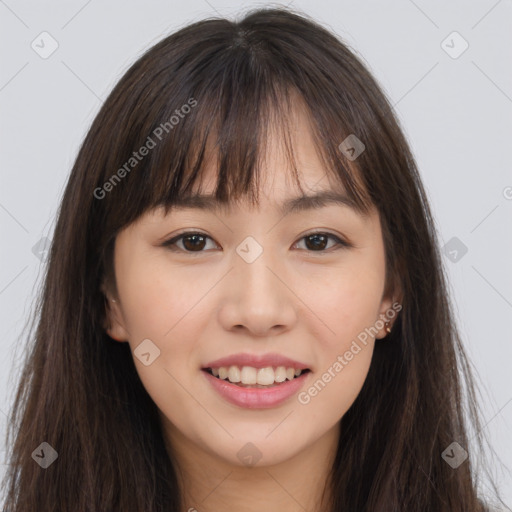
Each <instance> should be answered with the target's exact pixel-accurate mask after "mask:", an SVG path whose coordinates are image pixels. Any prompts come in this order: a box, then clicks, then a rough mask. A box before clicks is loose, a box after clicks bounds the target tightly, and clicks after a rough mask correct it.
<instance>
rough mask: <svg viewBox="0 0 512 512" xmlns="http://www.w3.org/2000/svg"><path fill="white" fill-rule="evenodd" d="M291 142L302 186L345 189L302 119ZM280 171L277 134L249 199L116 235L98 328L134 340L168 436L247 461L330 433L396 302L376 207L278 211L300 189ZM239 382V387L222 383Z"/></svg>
mask: <svg viewBox="0 0 512 512" xmlns="http://www.w3.org/2000/svg"><path fill="white" fill-rule="evenodd" d="M294 137H295V139H294V150H295V152H296V155H297V159H298V161H297V164H298V168H299V171H300V174H301V176H300V177H301V183H302V186H303V188H304V193H305V194H306V195H314V194H316V193H319V192H322V191H341V192H343V191H342V190H341V189H340V186H339V185H337V184H334V183H333V182H330V181H329V179H328V177H327V174H326V171H325V169H324V168H323V167H322V163H321V161H320V159H319V157H318V155H317V153H316V151H315V149H314V144H313V140H312V138H311V136H310V131H309V126H308V124H307V122H306V121H305V119H304V118H299V119H298V120H297V124H296V126H295V132H294ZM285 169H287V160H286V158H285V156H284V153H283V151H282V147H281V146H280V144H279V140H278V139H277V137H273V138H272V139H271V140H270V148H269V152H268V153H267V158H266V161H265V164H264V166H263V168H262V170H263V171H264V176H265V179H264V180H263V184H262V186H261V189H260V190H261V201H260V204H259V206H258V207H255V208H251V207H249V205H248V203H243V202H242V203H237V205H236V206H235V205H232V208H231V210H229V211H212V210H202V209H198V208H189V207H183V208H180V209H175V210H172V211H171V212H169V214H168V215H167V216H164V214H163V212H162V211H161V210H159V209H156V210H153V211H151V212H149V213H148V214H147V215H144V216H143V217H141V218H140V219H138V221H137V222H135V223H134V224H131V225H130V226H128V227H127V228H126V229H124V230H123V231H122V232H120V233H119V235H118V237H117V239H116V243H115V252H114V268H115V278H116V283H117V295H116V296H114V295H109V298H115V300H116V302H109V303H110V305H111V307H110V311H109V326H108V329H107V332H108V333H109V335H110V336H111V337H112V338H114V339H116V340H118V341H120V342H128V343H129V344H130V348H131V350H132V354H133V356H134V362H135V366H136V369H137V372H138V374H139V376H140V379H141V381H142V383H143V385H144V386H145V388H146V390H147V392H148V393H149V395H150V396H151V398H152V399H153V401H154V402H155V403H156V405H157V406H158V408H159V411H160V415H161V418H162V422H163V425H164V428H165V431H166V432H167V434H168V438H169V439H170V441H171V444H172V442H178V440H179V441H181V442H183V443H188V445H189V446H191V447H194V448H195V449H198V450H201V451H202V452H204V453H206V454H208V455H209V456H210V457H216V458H218V459H222V460H223V461H224V462H226V463H230V464H233V465H237V466H241V465H243V464H247V461H248V459H247V457H249V459H250V458H251V457H252V459H253V460H254V461H255V460H256V459H259V462H258V464H263V465H266V464H268V465H271V464H277V463H279V462H283V461H286V460H289V459H290V458H292V457H293V456H295V455H297V454H298V453H300V452H302V451H307V450H310V449H311V448H312V447H314V445H315V443H318V442H319V441H320V440H321V439H322V438H323V437H325V436H327V435H329V433H332V432H333V431H334V430H335V429H336V427H337V425H338V423H339V421H340V419H341V418H342V416H343V415H344V414H345V412H346V411H347V410H348V409H349V407H350V406H351V405H352V403H353V402H354V400H355V399H356V397H357V395H358V393H359V392H360V390H361V387H362V385H363V383H364V381H365V378H366V376H367V373H368V369H369V365H370V361H371V358H372V352H373V348H374V343H375V339H374V337H375V338H382V337H384V336H385V335H386V334H387V333H386V330H385V328H384V326H383V322H381V321H379V320H381V319H385V320H387V319H388V318H389V317H388V318H386V315H387V314H388V312H389V311H390V310H391V309H392V304H393V298H391V297H389V298H388V297H383V291H384V284H385V252H384V245H383V239H382V233H381V226H380V222H379V216H378V213H377V212H376V211H375V210H374V211H372V212H371V214H370V215H368V216H366V217H363V216H362V215H361V214H359V213H357V212H356V211H355V210H354V209H352V208H351V207H350V206H347V205H346V204H340V203H327V204H325V205H324V206H323V207H320V208H307V209H304V210H301V209H296V210H293V211H289V212H288V213H286V214H283V212H282V210H281V207H282V205H283V204H284V203H285V202H286V201H288V200H290V199H293V198H296V197H297V196H299V195H300V193H299V190H298V189H297V188H296V186H295V185H294V182H293V181H292V178H291V177H290V174H289V173H288V172H285V171H284V170H285ZM214 177H215V175H214V169H208V170H207V172H206V174H205V175H204V181H203V182H202V185H201V193H202V194H208V193H211V192H212V191H213V186H214ZM184 232H187V233H188V235H185V236H183V234H184ZM178 235H181V238H179V237H178ZM167 241H170V242H169V243H166V242H167ZM368 333H369V334H368ZM225 358H228V359H226V360H225V361H221V360H222V359H225ZM221 367H223V368H224V369H222V368H221ZM232 367H233V368H232ZM244 367H245V368H244ZM208 368H211V370H210V371H211V373H216V374H217V375H218V374H219V373H220V375H219V377H222V376H224V377H225V373H228V377H227V378H225V379H224V380H221V379H220V378H219V377H216V376H214V375H212V374H211V373H210V371H208V370H207V369H208ZM289 368H292V371H291V372H290V370H289ZM300 369H302V370H303V372H302V373H301V374H300V375H299V376H298V377H295V372H294V370H297V373H298V370H300ZM287 374H288V377H286V375H287ZM291 376H293V377H294V378H293V379H292V380H288V379H290V378H291ZM283 377H284V381H283V382H279V381H282V380H283ZM241 378H242V379H243V380H244V381H245V382H247V384H245V385H243V386H241V385H240V383H238V384H237V383H230V382H229V379H231V380H233V381H236V380H239V379H241ZM254 379H256V382H260V383H266V382H274V384H273V385H272V386H270V387H269V386H268V385H265V384H260V385H259V386H265V387H257V386H256V385H255V384H254ZM266 379H268V380H266ZM249 443H251V444H249Z"/></svg>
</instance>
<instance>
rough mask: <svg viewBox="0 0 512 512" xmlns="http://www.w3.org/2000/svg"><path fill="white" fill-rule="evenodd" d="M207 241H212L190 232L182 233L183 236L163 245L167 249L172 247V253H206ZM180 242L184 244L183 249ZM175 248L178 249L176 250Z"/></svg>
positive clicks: (207, 237) (202, 235)
mask: <svg viewBox="0 0 512 512" xmlns="http://www.w3.org/2000/svg"><path fill="white" fill-rule="evenodd" d="M206 240H212V239H211V238H210V237H209V236H206V235H204V234H202V233H196V232H188V233H182V234H181V235H178V236H176V237H174V238H172V239H171V240H168V241H167V242H164V243H163V244H162V245H163V246H165V247H170V248H171V250H172V251H182V252H204V251H203V249H204V248H205V246H206ZM178 242H181V243H182V247H180V245H179V244H178ZM173 246H176V247H178V248H177V249H175V248H174V247H173Z"/></svg>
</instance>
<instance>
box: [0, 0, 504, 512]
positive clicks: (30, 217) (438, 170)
mask: <svg viewBox="0 0 512 512" xmlns="http://www.w3.org/2000/svg"><path fill="white" fill-rule="evenodd" d="M287 3H291V4H292V7H294V8H296V9H299V10H301V11H303V12H305V13H306V14H308V15H310V16H312V17H313V18H315V19H316V20H318V21H319V22H320V23H322V24H323V25H325V26H326V27H327V28H330V29H332V30H333V31H334V32H336V33H337V34H338V35H339V36H340V37H341V38H342V39H343V40H344V42H345V43H347V44H348V45H349V46H350V47H351V48H352V49H353V51H355V52H356V53H357V54H358V55H359V56H360V57H361V58H362V59H363V60H364V62H365V63H366V64H367V66H368V67H369V68H370V71H371V72H372V73H373V74H374V76H375V77H376V78H377V80H378V82H379V83H380V85H381V86H382V87H383V89H384V91H385V93H386V94H387V95H388V97H389V98H390V99H391V101H392V104H393V105H394V108H395V111H396V114H397V116H398V118H399V120H400V123H401V124H402V127H403V128H404V130H405V132H406V136H407V138H408V140H409V142H410V145H411V148H412V151H413V153H414V156H415V158H416V159H417V162H418V166H419V168H420V172H421V175H422V178H423V181H424V184H425V186H426V189H427V192H428V194H429V197H430V201H431V205H432V208H433V211H434V215H435V219H436V224H437V229H438V230H439V237H440V239H439V243H440V246H441V247H445V245H446V249H445V250H443V253H444V256H443V258H444V263H445V267H446V270H447V273H448V276H449V279H450V289H451V292H452V294H453V296H452V299H453V302H454V304H455V307H456V312H457V321H458V323H459V326H460V330H461V334H462V337H463V341H464V343H465V347H466V349H467V352H468V354H469V356H470V358H471V361H472V363H473V366H474V369H475V372H476V373H477V382H478V383H479V385H480V387H481V390H482V407H483V412H484V420H485V423H486V426H485V430H486V434H487V435H488V437H489V440H490V441H491V443H492V446H493V448H494V450H495V452H496V455H497V456H498V457H499V461H501V463H502V464H503V465H504V466H505V469H504V468H503V467H502V466H500V465H499V464H497V465H496V466H495V469H494V471H495V477H496V479H497V480H498V482H499V483H500V485H501V490H502V492H503V496H504V497H505V499H506V502H507V504H508V505H509V506H510V504H511V503H512V473H511V472H510V471H511V470H512V442H511V439H512V376H511V361H512V346H511V338H512V336H511V323H512V322H511V320H512V270H511V263H512V222H511V221H512V171H511V159H510V148H511V146H512V72H511V66H510V63H511V62H512V36H511V26H512V25H511V22H512V2H511V1H510V0H499V1H496V0H480V1H472V2H468V1H460V0H459V1H453V2H450V3H447V2H441V1H430V2H427V1H426V0H417V1H412V0H393V1H388V2H379V1H376V0H372V1H359V2H356V1H349V0H341V1H339V0H338V1H336V2H335V1H329V0H314V1H312V0H295V1H293V2H287ZM263 5H270V4H268V3H264V2H259V3H257V2H230V1H227V0H208V1H206V0H187V1H186V2H182V1H171V2H166V1H157V0H152V1H149V2H148V1H146V2H142V1H139V2H135V1H126V0H124V1H121V0H116V1H101V2H100V1H99V0H89V1H87V0H72V1H70V0H67V1H65V2H64V1H60V2H58V1H45V2H36V1H35V0H32V1H20V0H5V1H3V0H0V48H1V49H2V50H1V71H0V109H1V110H0V112H1V117H0V130H1V132H0V144H1V147H0V165H1V167H0V169H1V189H0V233H1V240H2V245H1V262H0V263H1V264H0V321H1V323H0V334H1V336H0V349H1V354H2V356H1V357H0V390H1V393H0V410H1V412H0V434H1V435H2V436H3V435H4V432H5V421H6V414H7V412H8V410H9V409H10V404H11V402H12V394H13V392H14V385H15V382H14V381H13V379H14V378H15V377H16V375H17V373H16V372H17V369H18V367H17V366H13V365H15V364H19V363H18V362H17V361H14V360H13V358H14V350H15V348H16V346H17V345H18V344H19V343H20V340H19V336H20V334H21V330H22V328H23V326H24V324H25V322H26V321H27V319H28V315H29V312H30V308H31V307H32V305H33V300H34V297H35V293H36V290H37V287H38V286H39V283H40V281H41V278H42V275H43V272H44V254H45V247H47V242H45V238H47V239H51V238H52V232H53V228H54V221H55V214H56V211H57V208H58V205H59V201H60V198H61V194H62V191H63V187H64V185H65V182H66V180H67V177H68V175H69V172H70V170H71V167H72V165H73V161H74V158H75V156H76V153H77V150H78V147H79V145H80V143H81V141H82V139H83V137H84V135H85V133H86V131H87V129H88V127H89V126H90V123H91V122H92V120H93V118H94V116H95V115H96V113H97V112H98V109H99V108H100V106H101V104H102V101H103V100H104V99H105V98H106V96H107V94H108V93H109V91H110V90H111V88H112V87H113V85H114V84H115V83H116V82H117V80H118V79H119V78H120V77H121V76H122V74H123V73H124V72H125V71H126V70H127V68H128V67H129V66H130V64H131V63H133V62H134V60H135V59H136V58H137V57H138V56H139V55H140V54H141V53H142V52H143V51H145V50H146V49H147V48H148V47H149V46H151V45H153V44H154V43H156V42H157V41H158V40H160V39H162V38H163V37H165V36H166V35H168V34H169V33H171V32H173V31H175V30H176V29H178V28H181V27H182V26H184V25H185V24H188V23H190V22H193V21H197V20H199V19H202V18H205V17H209V16H219V15H220V16H223V17H224V16H227V17H234V16H235V15H240V14H242V13H243V12H245V11H247V10H248V9H249V8H251V7H257V6H263ZM272 5H286V3H285V2H283V3H282V4H279V3H274V4H272ZM42 33H43V34H42ZM41 40H43V42H41ZM54 47H55V48H56V49H55V50H54V51H53V53H51V55H47V54H45V52H46V53H49V52H51V51H52V50H53V49H54ZM4 448H5V447H4V446H2V455H4ZM34 448H35V447H34ZM468 451H469V452H470V453H471V447H469V449H468ZM470 456H471V455H470ZM2 462H3V463H5V460H4V459H3V458H2ZM2 468H4V470H5V465H3V466H2ZM507 468H508V471H509V472H507ZM2 473H3V471H2ZM0 476H3V474H2V475H0Z"/></svg>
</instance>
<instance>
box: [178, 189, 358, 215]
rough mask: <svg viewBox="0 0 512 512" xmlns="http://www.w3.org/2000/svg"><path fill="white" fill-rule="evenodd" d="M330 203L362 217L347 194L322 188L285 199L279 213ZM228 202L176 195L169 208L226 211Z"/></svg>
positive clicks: (328, 204)
mask: <svg viewBox="0 0 512 512" xmlns="http://www.w3.org/2000/svg"><path fill="white" fill-rule="evenodd" d="M330 205H337V206H344V207H347V208H350V209H352V210H353V211H354V212H355V213H357V214H358V215H360V216H362V217H364V216H365V214H364V213H363V211H362V210H361V208H359V207H358V205H357V204H356V203H355V202H354V201H353V200H352V199H351V198H350V197H348V196H347V195H345V194H343V193H340V192H335V191H331V190H323V191H321V192H317V193H316V194H312V195H301V196H298V197H293V198H290V199H287V200H285V201H284V202H283V203H281V205H280V206H279V212H280V214H281V215H288V214H290V213H296V212H301V211H308V210H319V209H321V208H325V207H327V206H330ZM230 206H231V205H230V204H229V203H226V202H221V201H219V200H218V199H216V198H215V196H213V195H194V196H185V197H183V196H182V197H178V198H176V199H175V200H173V204H172V205H171V208H173V209H174V208H196V209H199V210H205V211H214V212H220V211H226V210H229V209H230Z"/></svg>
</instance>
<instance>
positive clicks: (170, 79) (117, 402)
mask: <svg viewBox="0 0 512 512" xmlns="http://www.w3.org/2000/svg"><path fill="white" fill-rule="evenodd" d="M293 98H299V99H300V101H301V102H303V103H304V105H305V106H306V107H307V112H308V115H309V117H310V119H311V122H312V126H313V127H314V131H315V134H314V136H315V141H316V144H317V146H318V150H319V152H320V154H321V155H322V158H323V159H324V161H325V169H326V172H329V173H330V174H331V175H332V176H333V177H334V178H335V179H337V180H340V182H341V183H342V184H343V185H344V187H345V189H346V191H347V193H348V194H349V195H350V197H351V198H352V199H353V201H354V202H355V203H356V204H357V205H358V206H359V207H360V208H361V209H362V210H365V209H368V207H369V206H370V205H375V206H376V207H377V209H378V211H379V214H380V219H381V224H382V229H383V237H384V242H385V250H386V265H387V266H386V279H387V284H386V292H388V291H390V290H394V289H398V287H399V288H400V290H401V291H402V293H403V295H402V310H401V311H400V313H399V315H398V317H397V319H396V322H395V323H394V329H393V331H392V333H391V334H390V335H389V337H388V338H387V340H386V341H385V342H382V343H377V344H376V346H375V352H374V357H373V359H372V363H371V367H370V370H369V374H368V377H367V379H366V382H365V384H364V386H363V388H362V390H361V392H360V394H359V396H358V397H357V399H356V401H355V402H354V404H353V405H352V407H351V408H350V409H349V411H348V412H347V413H346V414H345V415H344V416H343V418H342V420H341V423H340V442H339V448H338V451H337V453H336V457H335V462H334V465H333V468H332V478H331V480H330V481H329V482H328V483H327V485H326V490H328V491H329V495H330V496H332V500H331V501H332V504H331V509H332V511H338V510H339V511H342V510H343V511H347V510H350V511H356V510H357V511H359V512H363V511H368V512H370V511H371V512H389V511H407V512H413V511H418V512H419V511H423V512H425V511H429V512H431V511H436V512H458V511H460V512H477V511H480V510H483V508H482V504H481V502H480V501H479V499H478V496H477V487H478V485H477V484H478V478H477V475H476V472H475V470H474V469H473V468H474V452H473V446H477V447H480V449H481V447H482V436H483V434H482V425H481V422H480V420H479V414H480V413H479V408H478V405H477V400H476V398H475V391H474V385H473V380H472V376H471V372H470V365H469V362H468V361H467V359H466V356H465V355H464V351H463V347H462V345H461V341H460V338H459V335H458V333H457V329H456V326H455V322H454V318H453V313H452V311H451V306H450V301H449V297H448V289H447V284H446V277H445V275H444V270H443V266H442V261H441V258H440V254H439V250H438V247H437V241H436V236H437V235H436V230H435V226H434V220H433V217H432V214H431V211H430V209H429V204H428V200H427V195H426V193H425V190H424V188H423V186H422V183H421V180H420V177H419V173H418V170H417V168H416V164H415V162H414V159H413V156H412V154H411V152H410V149H409V147H408V144H407V142H406V139H405V136H404V134H403V132H402V130H401V128H400V126H399V124H398V122H397V120H396V118H395V116H394V113H393V109H392V107H391V105H390V102H389V101H388V100H387V98H386V97H385V95H384V94H383V92H382V91H381V90H380V88H379V86H378V85H377V83H376V81H375V79H374V78H373V77H372V76H371V74H370V73H369V71H368V70H367V69H366V67H365V66H364V65H363V63H362V62H361V61H360V60H359V59H358V58H357V57H356V56H355V55H354V53H353V52H352V51H351V50H350V49H349V48H348V47H347V46H346V45H345V44H343V43H342V42H341V41H340V39H339V38H337V37H335V36H334V35H333V34H331V33H330V32H329V31H327V30H326V29H324V28H323V27H321V26H320V25H318V24H317V23H315V22H314V21H313V20H311V19H309V18H308V17H307V16H305V15H303V14H299V13H296V12H295V13H294V12H292V11H290V10H285V9H263V10H256V11H252V12H250V13H248V14H247V15H246V16H245V17H244V18H243V19H241V20H240V21H238V22H234V21H230V20H225V19H208V20H203V21H200V22H196V23H194V24H191V25H189V26H186V27H185V28H183V29H181V30H179V31H178V32H176V33H174V34H171V35H169V36H168V37H166V38H165V39H163V40H162V41H160V42H159V43H158V44H156V45H155V46H153V47H152V48H150V49H149V50H148V51H147V52H146V53H145V54H144V55H142V56H141V57H140V58H139V59H138V60H137V61H136V62H135V63H134V64H133V65H132V66H131V67H130V68H129V69H128V71H127V72H126V73H125V74H124V76H123V77H122V78H121V79H120V81H119V83H118V84H117V85H116V86H115V88H114V89H113V91H112V92H111V94H110V95H109V97H108V98H107V100H106V101H105V103H104V104H103V106H102V108H101V110H100V112H99V113H98V115H97V116H96V118H95V119H94V121H93V123H92V126H91V127H90V129H89V131H88V133H87V135H86V137H85V140H84V141H83V144H82V146H81V148H80V151H79V153H78V156H77V158H76V162H75V164H74V166H73V169H72V171H71V175H70V177H69V181H68V183H67V186H66V189H65V191H64V194H63V198H62V202H61V206H60V210H59V212H58V221H57V224H56V228H55V232H54V236H53V241H52V245H51V250H50V253H49V259H48V267H47V272H46V275H45V281H44V286H43V289H42V292H41V294H40V296H39V298H38V300H39V301H38V307H37V311H35V313H37V315H38V321H37V329H36V330H35V333H32V332H31V333H30V335H29V336H28V345H27V348H26V359H25V361H24V363H23V364H24V366H23V372H22V375H21V377H20V381H19V387H18V388H17V393H16V396H15V401H14V407H13V409H12V413H11V418H10V424H9V431H8V436H7V446H8V449H9V450H10V453H9V456H10V459H9V462H10V465H9V467H8V471H7V478H6V481H5V483H4V485H6V484H7V497H6V501H5V504H4V505H3V510H4V511H5V512H34V511H35V510H37V511H40V512H49V511H53V510H59V511H73V512H86V511H95V512H107V511H108V512H112V511H118V510H119V511H121V510H123V511H126V510H130V511H141V512H142V511H144V512H157V511H166V512H168V511H178V510H179V507H180V492H179V487H178V481H177V478H176V472H175V469H176V467H175V465H174V462H173V460H171V458H170V456H169V455H168V453H167V451H166V449H165V443H164V438H163V434H162V430H161V426H160V423H159V420H158V414H157V408H156V405H155V404H154V402H153V401H152V400H151V398H150V396H149V395H148V393H147V392H146V390H145V389H144V387H143V385H142V383H141V381H140V379H139V377H138V374H137V371H136V368H135V365H134V363H133V357H132V354H131V352H130V348H129V344H128V343H116V342H113V341H112V340H111V339H110V338H109V336H108V335H107V334H106V332H105V311H106V309H105V308H106V306H107V305H106V301H105V295H104V294H103V291H102V284H103V283H107V284H110V285H112V286H115V282H114V280H113V267H112V265H113V261H112V255H113V247H114V241H115V238H116V234H117V233H118V232H119V231H120V230H121V229H123V228H124V227H126V226H127V225H129V224H130V223H132V222H133V221H135V220H136V219H137V218H138V217H140V216H141V215H142V214H143V213H145V212H147V211H148V210H150V209H152V208H154V207H156V206H165V207H169V206H170V205H172V204H174V203H175V202H176V200H177V199H178V198H179V197H182V196H183V195H185V194H189V193H190V190H191V187H192V186H193V185H194V183H195V181H196V180H197V178H198V176H200V175H201V170H202V164H203V162H204V161H205V159H208V158H215V157H216V158H217V162H218V183H217V189H216V196H217V197H218V198H219V199H220V200H221V201H226V202H227V201H235V200H237V198H240V197H242V196H244V197H245V196H246V195H247V194H249V193H251V194H252V196H251V197H252V198H254V197H256V196H257V186H256V184H257V179H256V178H257V174H256V173H257V171H258V168H259V167H258V164H259V162H260V159H261V155H262V153H263V151H264V148H265V134H266V133H268V132H269V129H270V127H274V126H280V127H281V128H282V129H283V134H284V135H285V136H286V134H287V128H289V125H288V124H287V123H288V122H289V121H288V119H289V114H290V111H291V110H290V109H293V108H294V106H295V105H296V103H295V100H294V99H293ZM349 135H355V136H356V137H357V138H358V139H359V140H360V141H361V142H362V143H363V144H364V145H365V150H364V151H363V152H362V153H361V154H360V155H359V156H358V158H357V159H355V160H353V159H351V158H349V156H350V155H347V153H346V152H344V151H342V150H341V149H340V143H342V142H343V141H344V140H345V139H346V138H347V137H348V136H349ZM143 147H145V148H146V150H144V151H143V150H142V148H143ZM212 147H213V148H214V149H215V151H213V152H209V148H210V149H211V148H212ZM290 158H291V160H293V151H290ZM463 385H465V386H466V391H467V393H466V395H467V396H466V395H465V394H464V392H463V391H464V390H463ZM466 398H467V404H468V405H467V407H464V400H465V399H466ZM466 409H467V410H466ZM466 412H467V418H466V417H465V413H466ZM468 422H469V423H468ZM469 424H470V425H471V426H472V427H473V429H474V431H475V432H476V434H475V437H474V439H473V440H471V441H472V443H473V444H472V445H471V447H470V438H469V430H468V425H469ZM43 442H45V443H48V445H50V447H51V448H53V449H54V450H55V451H56V452H57V454H58V457H57V459H56V460H55V462H53V463H52V464H50V465H49V466H48V467H47V468H42V467H41V466H40V464H37V463H36V457H35V455H34V452H35V451H37V450H43V451H44V450H46V453H47V454H51V453H53V452H51V450H50V448H49V447H48V446H47V445H41V443H43ZM454 442H456V443H458V445H460V447H461V448H463V449H465V450H467V451H468V452H469V454H470V457H469V458H468V459H467V460H466V461H465V462H464V463H462V464H461V465H459V466H458V467H456V468H454V467H452V466H451V465H450V464H448V463H447V461H446V459H445V458H443V456H442V454H443V453H444V452H445V450H446V449H449V447H450V445H452V443H454ZM452 449H453V448H452ZM457 449H458V448H457ZM37 453H39V452H37Z"/></svg>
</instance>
